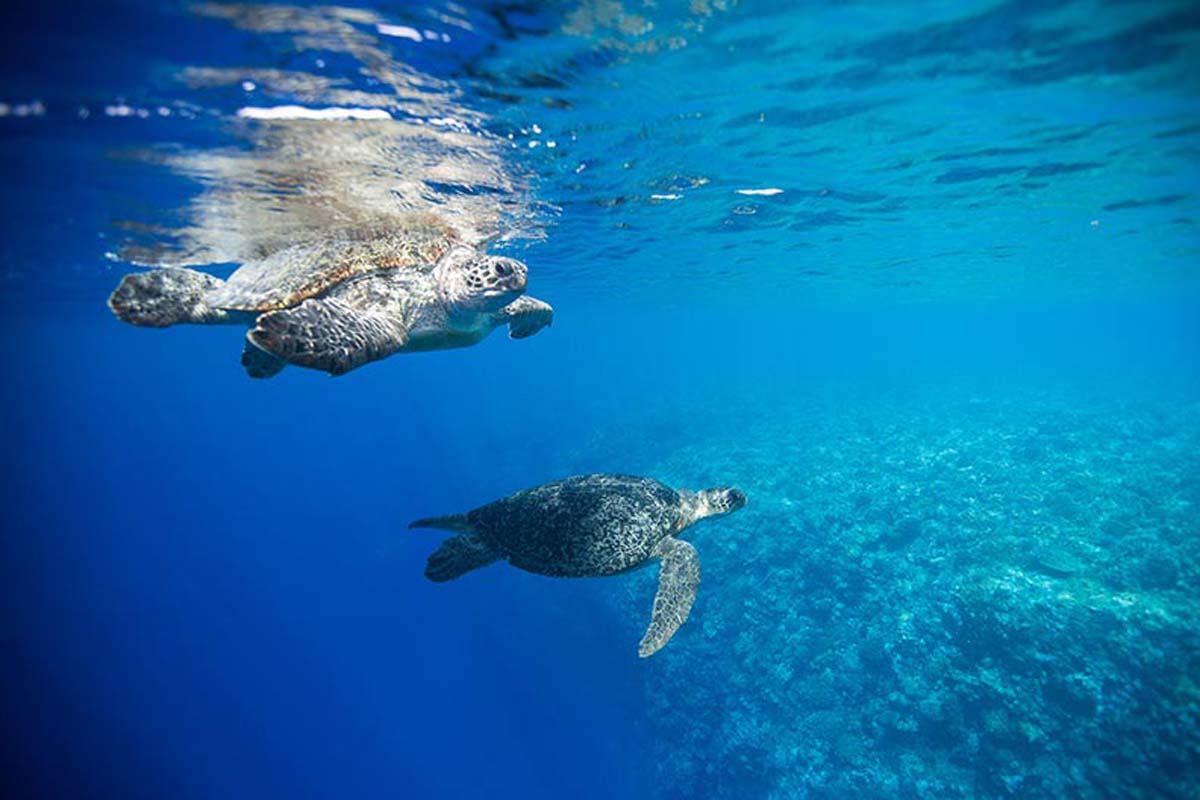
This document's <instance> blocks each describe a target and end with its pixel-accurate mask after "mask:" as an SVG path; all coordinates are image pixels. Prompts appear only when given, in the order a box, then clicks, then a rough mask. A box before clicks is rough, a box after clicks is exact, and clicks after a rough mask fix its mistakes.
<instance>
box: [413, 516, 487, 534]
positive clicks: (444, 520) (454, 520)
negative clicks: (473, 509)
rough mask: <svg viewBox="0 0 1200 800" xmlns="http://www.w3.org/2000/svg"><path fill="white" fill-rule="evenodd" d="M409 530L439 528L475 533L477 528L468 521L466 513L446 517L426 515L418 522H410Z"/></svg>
mask: <svg viewBox="0 0 1200 800" xmlns="http://www.w3.org/2000/svg"><path fill="white" fill-rule="evenodd" d="M408 527H409V530H412V529H413V528H437V529H438V530H443V531H454V532H455V533H474V532H475V529H474V528H473V527H472V526H471V523H470V522H468V521H467V515H466V514H450V515H449V516H445V517H426V518H425V519H419V520H417V521H416V522H410V523H408Z"/></svg>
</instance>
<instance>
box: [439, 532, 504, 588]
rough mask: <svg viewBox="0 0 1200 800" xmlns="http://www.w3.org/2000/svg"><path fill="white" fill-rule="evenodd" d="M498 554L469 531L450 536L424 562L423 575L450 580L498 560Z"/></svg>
mask: <svg viewBox="0 0 1200 800" xmlns="http://www.w3.org/2000/svg"><path fill="white" fill-rule="evenodd" d="M499 560H500V554H499V553H497V552H496V551H495V550H493V549H492V548H490V547H488V546H487V544H485V543H484V541H483V540H482V539H480V538H479V537H478V536H475V535H473V534H469V533H463V534H459V535H458V536H451V537H450V538H449V539H447V540H446V541H444V542H442V546H441V547H439V548H438V549H437V550H434V551H433V555H431V556H430V557H429V561H428V562H426V564H425V577H426V578H429V580H431V581H436V582H438V583H443V582H445V581H452V580H454V579H455V578H457V577H458V576H460V575H463V574H465V573H467V572H470V571H471V570H473V569H479V568H480V567H486V566H487V565H488V564H491V563H492V562H493V561H499Z"/></svg>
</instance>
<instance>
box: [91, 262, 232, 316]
mask: <svg viewBox="0 0 1200 800" xmlns="http://www.w3.org/2000/svg"><path fill="white" fill-rule="evenodd" d="M222 283H224V281H222V280H221V279H220V278H217V277H214V276H212V275H209V274H207V273H204V272H197V271H195V270H191V269H155V270H151V271H149V272H133V273H130V274H129V275H126V276H125V277H124V278H122V279H121V282H120V283H119V284H117V288H116V289H114V290H113V293H112V294H111V295H110V296H109V298H108V307H109V308H111V309H112V312H113V313H114V314H116V315H117V318H118V319H120V320H124V321H125V322H128V323H130V324H132V325H142V326H146V327H150V328H165V327H167V326H168V325H175V324H177V323H180V322H191V323H195V324H201V325H207V324H214V323H222V322H235V321H237V320H235V319H233V318H232V315H230V313H229V312H227V311H225V310H223V309H220V308H213V307H212V306H210V305H208V304H207V303H206V302H204V297H205V295H207V294H208V292H209V291H211V290H212V289H215V288H216V287H218V286H220V285H221V284H222Z"/></svg>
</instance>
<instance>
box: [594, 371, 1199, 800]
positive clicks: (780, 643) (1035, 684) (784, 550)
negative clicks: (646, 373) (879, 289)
mask: <svg viewBox="0 0 1200 800" xmlns="http://www.w3.org/2000/svg"><path fill="white" fill-rule="evenodd" d="M706 414H707V416H706ZM652 419H653V414H650V416H649V417H647V416H643V417H642V421H641V424H640V426H638V427H636V428H635V427H631V428H630V429H629V432H628V436H627V437H626V438H627V439H628V441H623V440H622V437H621V436H620V435H619V434H614V433H613V432H611V431H610V432H606V434H605V435H604V436H603V437H599V439H598V441H597V442H596V443H595V446H594V448H593V450H595V449H597V448H602V447H603V448H609V449H612V450H613V451H614V452H621V451H624V452H625V453H630V452H636V453H638V454H639V455H640V461H639V465H640V466H642V467H643V468H644V470H645V471H646V473H647V474H653V475H656V476H658V477H660V478H662V479H663V480H666V481H668V482H672V481H675V482H678V485H688V484H694V483H695V482H696V481H697V480H699V479H706V480H711V481H721V482H731V483H736V484H737V485H739V486H741V487H743V488H744V489H745V490H746V492H747V493H748V495H749V496H750V500H751V502H750V504H749V505H748V506H747V507H746V508H745V509H744V510H743V511H741V512H739V513H738V514H737V515H735V516H732V517H729V518H727V519H725V520H722V521H719V522H712V521H710V522H706V523H703V524H702V525H701V526H699V527H697V528H695V529H693V531H692V533H691V534H690V536H689V538H690V539H691V540H692V541H693V542H694V543H695V544H696V546H697V548H698V549H699V551H700V555H701V560H702V565H703V582H702V585H701V588H700V593H699V597H698V600H697V602H696V605H695V607H694V609H693V611H692V616H691V619H690V620H689V622H688V623H687V624H686V625H685V626H684V627H683V628H682V629H681V630H680V632H679V633H678V634H677V635H676V637H675V639H674V640H673V641H672V642H671V643H670V644H669V645H668V647H667V648H666V649H665V650H664V651H663V652H662V653H660V654H659V655H657V656H655V657H654V658H653V659H651V661H650V662H649V663H648V665H647V678H646V680H647V686H646V702H647V707H648V715H649V718H650V720H651V723H650V724H651V725H652V726H653V728H654V731H653V733H654V737H653V739H654V741H655V742H656V743H657V744H656V747H657V748H658V752H656V753H654V754H653V758H652V760H653V762H654V763H655V764H656V765H657V766H656V769H657V770H658V771H659V775H658V776H657V778H658V779H657V780H656V781H655V782H654V783H655V785H656V786H657V787H659V789H660V793H661V796H663V797H669V798H699V797H706V798H708V797H716V798H755V797H762V798H846V797H913V798H923V797H929V798H935V797H936V798H968V797H1017V798H1020V797H1079V798H1093V797H1095V798H1099V797H1121V798H1143V797H1144V798H1149V797H1180V798H1183V797H1200V559H1198V556H1200V404H1198V403H1194V402H1182V401H1166V400H1161V401H1150V400H1145V401H1124V402H1122V401H1116V400H1112V399H1108V398H1104V397H1100V398H1094V399H1092V400H1090V401H1087V400H1080V399H1079V398H1067V397H1030V396H1021V397H1015V398H1014V399H1012V400H1008V401H1001V400H997V399H995V398H994V397H989V396H986V395H985V396H984V397H967V396H964V397H945V396H935V395H934V394H927V395H923V396H921V395H915V396H909V397H905V398H891V399H889V398H886V397H875V398H871V399H870V400H868V401H864V402H858V403H856V402H823V401H820V400H817V399H808V400H802V399H797V400H795V401H794V402H793V403H791V404H790V405H789V406H788V407H786V408H780V407H778V406H776V407H768V406H767V405H765V404H764V406H763V407H762V408H761V409H760V410H759V411H758V412H757V413H756V412H754V411H753V410H750V411H743V412H742V413H741V415H740V416H739V419H738V421H737V424H731V421H730V419H729V415H728V413H727V412H725V411H724V410H722V408H720V407H719V405H717V404H714V405H713V406H711V407H709V408H708V410H707V412H706V411H705V410H703V409H696V410H692V411H689V412H688V414H687V416H686V419H687V420H688V424H687V428H688V430H689V431H692V432H694V431H695V430H696V429H697V427H700V428H702V429H703V430H704V431H705V435H704V436H703V437H696V436H693V435H687V434H686V433H685V432H683V431H680V432H679V433H678V435H676V434H675V433H674V432H673V428H672V423H671V420H672V419H675V420H678V419H680V416H679V414H678V413H677V411H676V410H669V409H666V408H664V409H663V410H662V413H661V429H660V430H658V431H656V432H653V433H654V435H652V436H648V435H647V431H646V429H645V426H646V425H647V424H649V425H651V426H653V425H654V424H655V423H653V422H647V420H652ZM651 440H653V441H655V442H656V443H657V444H656V445H655V446H654V447H653V448H648V446H647V444H646V442H648V441H651ZM594 455H595V453H594V452H593V456H594ZM626 460H628V458H626ZM635 460H637V459H635ZM655 573H656V571H655V570H645V571H641V572H639V573H636V577H635V578H633V579H632V580H629V581H626V582H625V583H624V584H623V586H624V588H623V589H622V590H617V591H616V592H615V594H617V595H618V596H619V599H618V600H616V601H615V602H617V603H618V605H619V606H620V607H621V609H622V613H623V614H627V615H628V616H629V618H630V619H631V620H633V619H641V618H642V617H643V616H644V613H645V606H646V600H647V598H648V597H650V596H652V594H653V591H654V587H653V584H654V581H655V579H656V574H655Z"/></svg>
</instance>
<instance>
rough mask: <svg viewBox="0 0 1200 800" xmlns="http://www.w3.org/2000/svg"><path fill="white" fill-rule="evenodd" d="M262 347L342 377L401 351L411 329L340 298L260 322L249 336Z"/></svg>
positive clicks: (316, 301) (266, 316) (276, 313)
mask: <svg viewBox="0 0 1200 800" xmlns="http://www.w3.org/2000/svg"><path fill="white" fill-rule="evenodd" d="M246 335H247V336H248V337H249V339H250V341H251V342H252V343H254V344H255V345H257V346H258V347H260V348H262V349H263V350H266V351H267V352H268V353H272V354H274V355H276V356H279V357H280V358H282V359H283V360H285V361H287V362H289V363H291V364H298V365H299V366H301V367H311V368H313V369H319V370H324V371H325V372H328V373H329V374H330V375H342V374H343V373H346V372H349V371H350V370H352V369H354V368H355V367H361V366H362V365H363V364H366V363H368V362H370V361H375V360H377V359H380V358H384V357H385V356H390V355H391V354H392V353H394V352H396V351H397V350H399V349H400V348H401V347H403V346H404V344H405V342H407V341H408V331H406V330H405V329H404V326H403V325H401V324H400V323H399V322H398V321H395V320H392V319H391V318H389V317H387V316H385V315H383V314H375V313H371V312H363V311H358V310H357V309H355V308H354V307H352V306H350V305H348V304H346V303H343V302H341V301H340V300H335V299H333V298H328V299H314V300H305V301H304V302H303V303H301V304H300V305H298V306H296V307H295V308H290V309H286V310H284V311H272V312H270V313H267V314H263V315H262V316H261V317H259V318H258V324H257V325H256V326H255V328H254V329H253V330H252V331H250V332H249V333H248V334H246Z"/></svg>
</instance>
